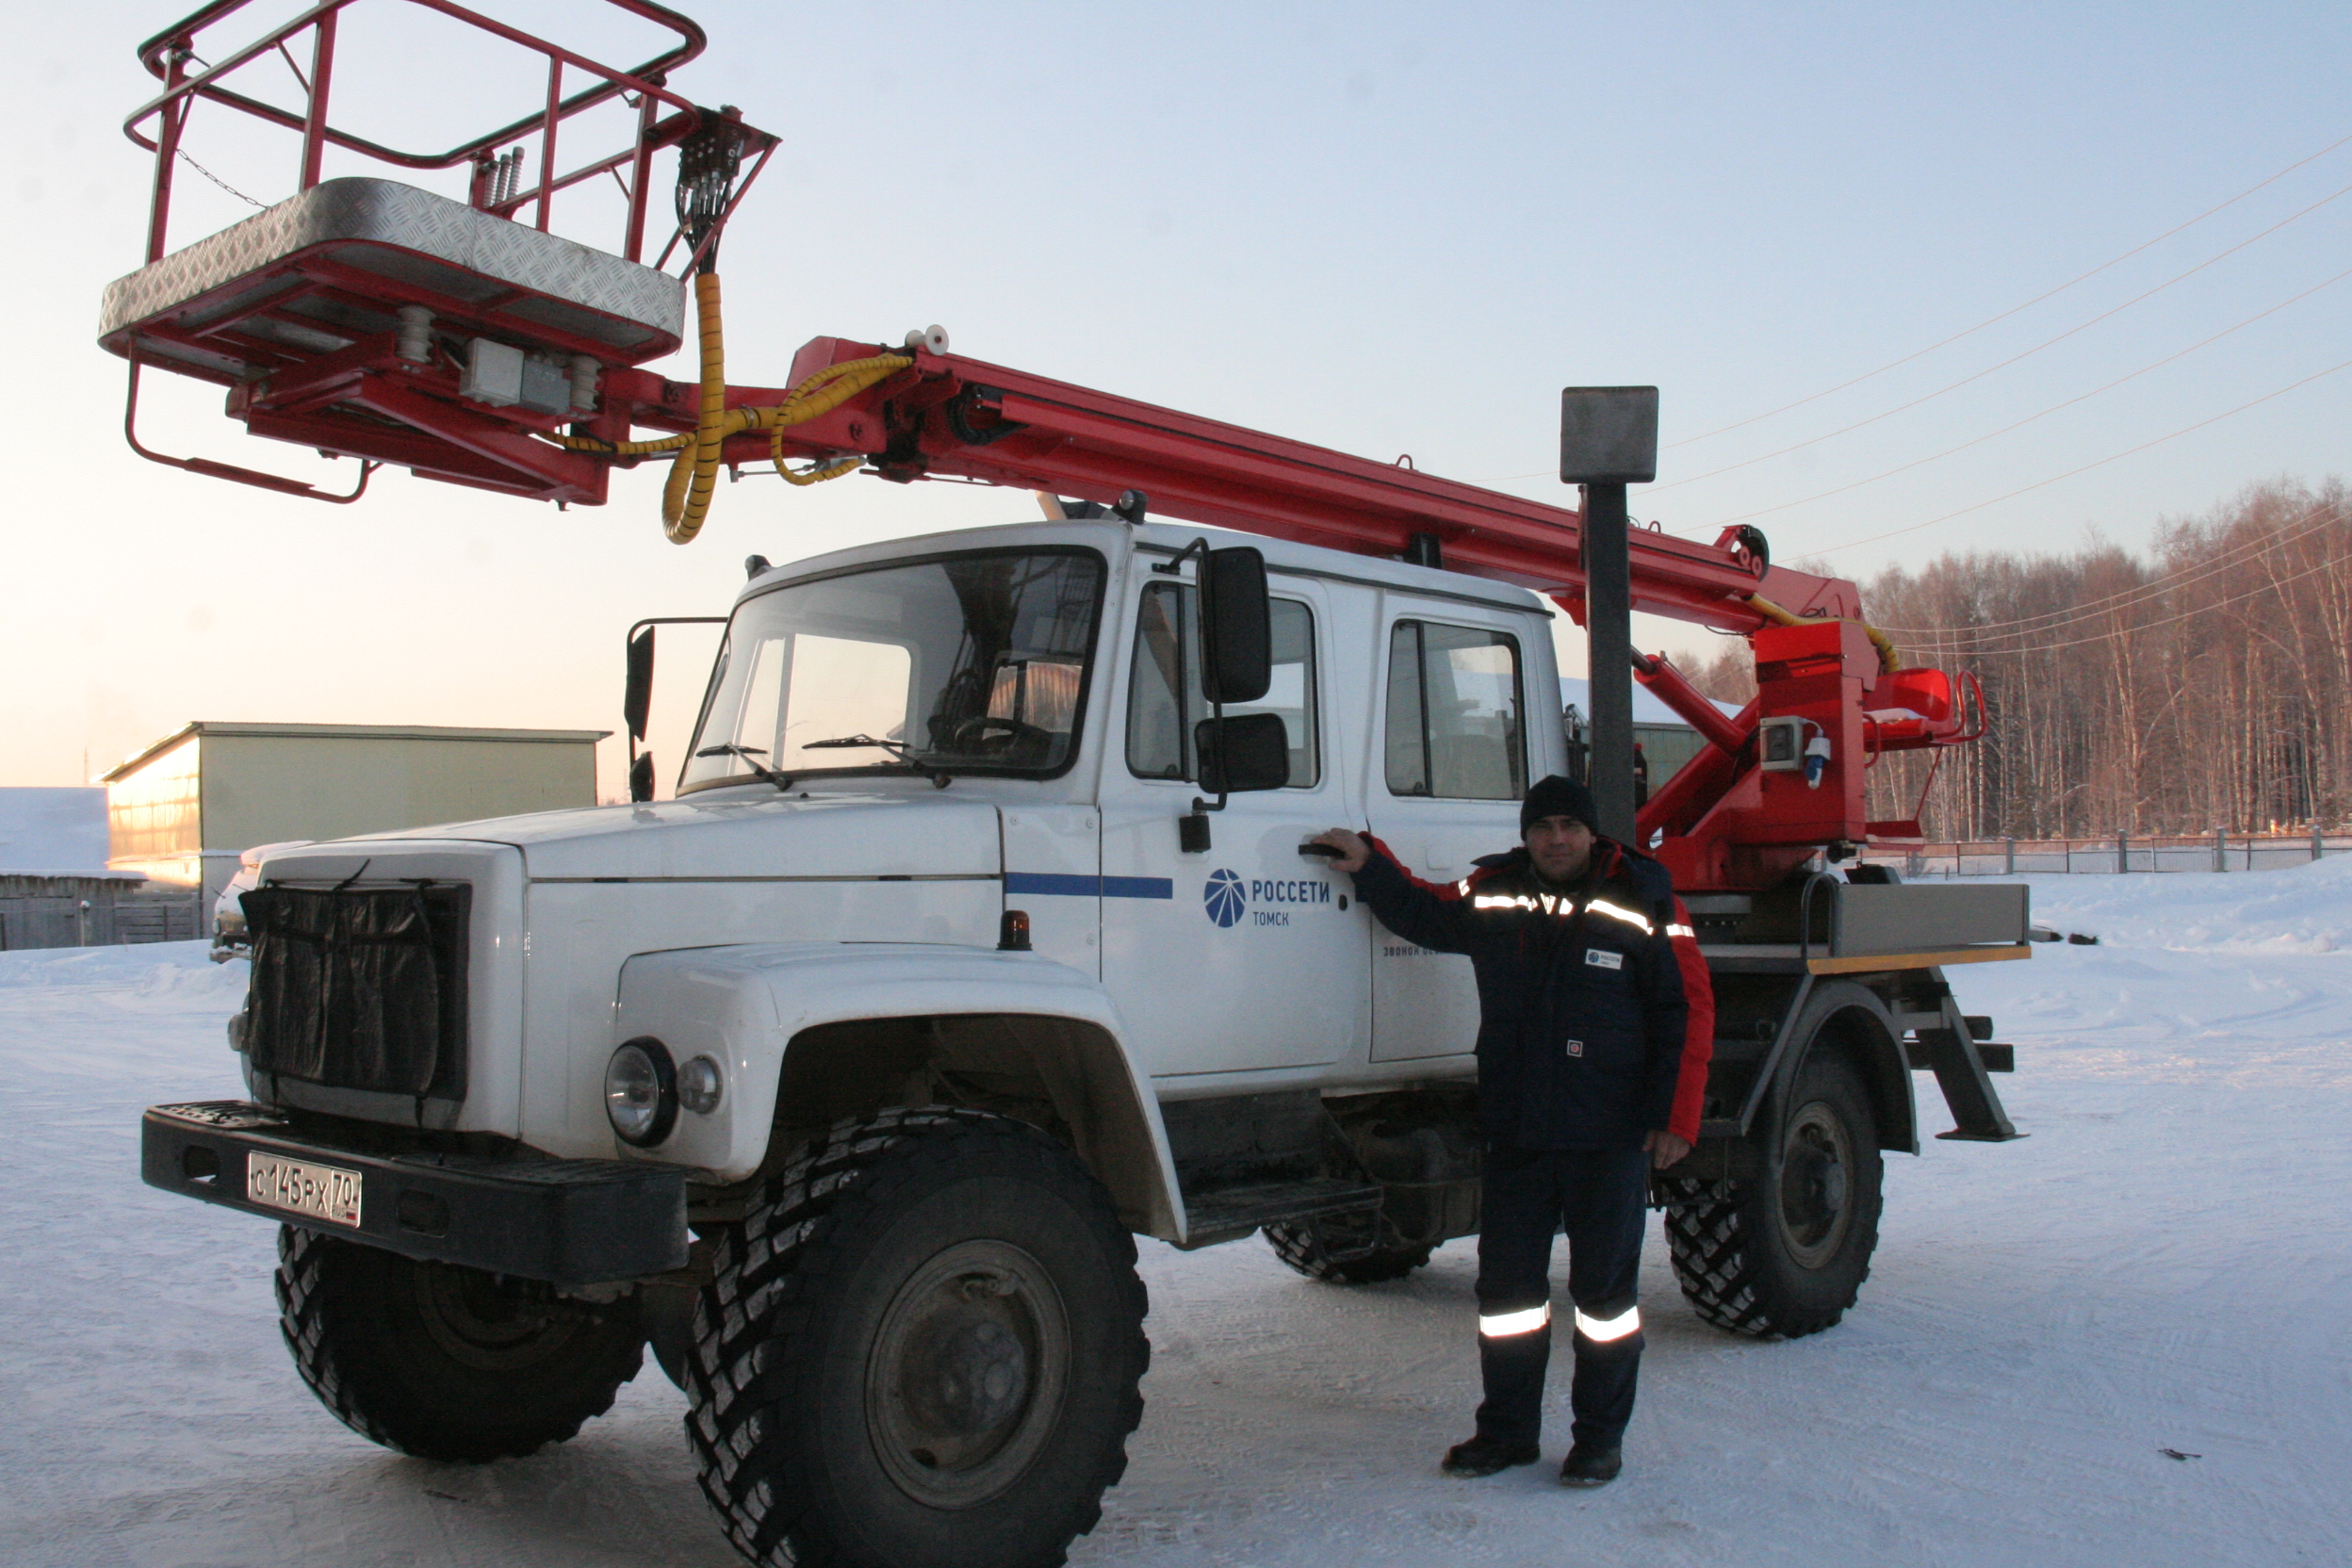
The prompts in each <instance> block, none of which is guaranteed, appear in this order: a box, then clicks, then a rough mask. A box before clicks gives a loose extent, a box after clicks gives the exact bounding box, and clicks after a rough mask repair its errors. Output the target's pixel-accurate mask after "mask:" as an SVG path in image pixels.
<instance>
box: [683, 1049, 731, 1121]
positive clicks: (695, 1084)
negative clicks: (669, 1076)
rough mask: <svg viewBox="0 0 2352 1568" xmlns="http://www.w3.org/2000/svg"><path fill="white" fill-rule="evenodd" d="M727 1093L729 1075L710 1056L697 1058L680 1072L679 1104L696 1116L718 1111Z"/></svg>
mask: <svg viewBox="0 0 2352 1568" xmlns="http://www.w3.org/2000/svg"><path fill="white" fill-rule="evenodd" d="M726 1092H727V1075H726V1074H725V1073H724V1072H722V1071H721V1070H719V1064H718V1063H716V1062H714V1061H712V1060H711V1058H710V1057H708V1056H696V1057H695V1058H694V1060H693V1061H691V1062H688V1063H687V1064H686V1065H685V1066H684V1067H681V1068H679V1069H678V1103H679V1104H681V1105H683V1106H685V1107H686V1108H687V1109H688V1110H690V1111H692V1112H694V1114H695V1115H696V1116H709V1115H710V1114H711V1112H712V1111H715V1110H717V1109H718V1108H719V1098H720V1096H722V1095H723V1094H725V1093H726Z"/></svg>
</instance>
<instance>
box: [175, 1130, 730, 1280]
mask: <svg viewBox="0 0 2352 1568" xmlns="http://www.w3.org/2000/svg"><path fill="white" fill-rule="evenodd" d="M371 1141H372V1140H371ZM253 1155H264V1156H269V1157H270V1158H273V1159H275V1160H280V1161H286V1160H293V1161H300V1162H302V1164H303V1165H306V1166H312V1167H324V1168H327V1169H329V1170H331V1171H334V1172H336V1173H341V1174H348V1175H351V1176H356V1177H357V1179H358V1183H359V1192H358V1196H357V1201H356V1203H355V1205H353V1206H354V1207H355V1208H356V1210H357V1216H356V1217H357V1221H358V1222H357V1223H356V1224H349V1223H345V1222H342V1221H340V1220H337V1219H331V1218H327V1217H320V1216H318V1215H312V1214H305V1213H301V1212H294V1211H290V1210H288V1209H286V1208H284V1207H281V1206H277V1205H274V1204H271V1203H268V1202H262V1201H256V1200H255V1199H254V1198H253V1196H252V1195H251V1193H250V1188H249V1180H248V1162H249V1159H250V1158H251V1157H252V1156H253ZM139 1174H140V1175H141V1176H142V1177H143V1178H145V1180H146V1182H147V1184H148V1185H150V1186H155V1187H161V1188H163V1189H164V1190H165V1191H167V1192H176V1193H179V1194H181V1195H182V1196H183V1197H188V1198H198V1199H202V1200H204V1201H205V1202H207V1203H219V1204H221V1205H222V1206H223V1207H225V1208H232V1209H241V1210H243V1211H244V1212H245V1213H247V1214H253V1215H259V1216H261V1217H263V1218H265V1219H275V1220H278V1221H281V1222H282V1223H285V1224H288V1225H300V1226H302V1227H304V1228H306V1229H309V1230H314V1231H317V1232H319V1233H321V1234H325V1235H338V1236H343V1237H345V1238H347V1239H349V1240H351V1241H356V1242H360V1243H363V1244H365V1245H367V1246H369V1247H381V1248H383V1249H384V1250H386V1251H390V1252H398V1253H400V1254H402V1255H403V1256H406V1257H412V1258H425V1259H430V1260H433V1261H434V1262H437V1263H454V1264H464V1265H466V1266H468V1267H472V1268H481V1269H487V1270H489V1271H490V1272H492V1273H495V1274H508V1275H514V1276H515V1277H517V1278H521V1279H526V1280H545V1281H547V1282H550V1283H553V1284H558V1285H586V1284H603V1283H609V1282H613V1281H618V1280H635V1279H643V1278H645V1276H647V1275H652V1274H662V1273H667V1272H669V1271H670V1270H672V1269H677V1268H683V1267H684V1266H686V1250H687V1233H686V1176H685V1172H684V1171H682V1170H678V1169H663V1168H659V1167H649V1166H641V1165H624V1164H622V1163H620V1162H619V1161H617V1160H553V1159H539V1158H531V1157H523V1158H504V1159H501V1158H495V1157H491V1156H486V1155H478V1154H452V1153H445V1152H438V1151H432V1150H426V1149H423V1148H417V1149H415V1150H412V1151H408V1152H389V1153H387V1152H383V1151H382V1149H380V1148H379V1149H376V1150H373V1151H372V1152H370V1151H363V1150H362V1149H361V1148H360V1147H359V1145H358V1142H357V1140H355V1139H352V1138H349V1137H339V1136H337V1135H335V1134H334V1133H332V1132H326V1131H322V1130H320V1129H319V1128H316V1127H311V1126H303V1127H300V1128H297V1127H295V1126H294V1125H293V1124H291V1123H290V1122H288V1121H287V1120H286V1119H285V1118H284V1117H281V1116H279V1115H278V1114H277V1113H276V1112H274V1111H271V1110H270V1109H268V1108H267V1107H264V1106H260V1105H254V1104H250V1103H246V1102H244V1101H241V1100H214V1101H207V1102H204V1103H197V1104H182V1105H152V1106H149V1107H148V1110H147V1114H146V1115H145V1116H144V1117H143V1118H141V1119H140V1123H139Z"/></svg>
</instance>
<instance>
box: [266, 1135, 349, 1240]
mask: <svg viewBox="0 0 2352 1568" xmlns="http://www.w3.org/2000/svg"><path fill="white" fill-rule="evenodd" d="M245 1199H246V1201H248V1202H251V1203H261V1204H265V1205H267V1206H268V1207H270V1208H273V1209H284V1210H285V1211H286V1213H288V1214H304V1215H308V1216H310V1217H312V1218H314V1219H323V1220H326V1221H327V1222H328V1223H330V1224H334V1225H348V1226H350V1227H351V1229H352V1230H354V1231H356V1230H357V1229H359V1172H358V1171H356V1170H338V1169H336V1168H335V1167H334V1166H331V1165H311V1164H308V1163H306V1162H304V1161H302V1160H282V1159H280V1158H278V1156H276V1155H275V1154H261V1153H251V1152H249V1153H248V1154H247V1155H246V1156H245Z"/></svg>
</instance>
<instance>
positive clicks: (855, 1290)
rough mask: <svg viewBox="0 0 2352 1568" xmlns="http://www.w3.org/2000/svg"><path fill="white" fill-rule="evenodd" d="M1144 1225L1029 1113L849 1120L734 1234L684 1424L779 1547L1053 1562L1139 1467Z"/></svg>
mask: <svg viewBox="0 0 2352 1568" xmlns="http://www.w3.org/2000/svg"><path fill="white" fill-rule="evenodd" d="M1144 1311H1145V1297H1144V1287H1143V1282H1142V1281H1141V1280H1140V1279H1139V1278H1138V1277H1137V1276H1136V1274H1135V1241H1134V1238H1133V1237H1131V1236H1129V1235H1128V1233H1127V1232H1126V1230H1125V1228H1124V1227H1123V1226H1121V1225H1120V1224H1119V1217H1118V1215H1117V1214H1116V1212H1115V1211H1114V1210H1113V1208H1112V1205H1111V1201H1110V1199H1109V1196H1108V1195H1107V1194H1106V1193H1105V1192H1104V1191H1103V1187H1102V1185H1101V1184H1100V1183H1098V1182H1096V1181H1095V1180H1094V1178H1093V1177H1092V1176H1091V1175H1089V1174H1088V1173H1087V1172H1086V1168H1084V1167H1083V1166H1081V1165H1080V1164H1079V1163H1078V1162H1077V1160H1076V1159H1075V1158H1073V1157H1072V1156H1071V1155H1070V1152H1068V1151H1067V1150H1065V1149H1063V1148H1062V1146H1061V1145H1060V1144H1058V1143H1055V1142H1054V1140H1053V1139H1051V1138H1049V1137H1047V1136H1046V1135H1044V1134H1043V1133H1040V1132H1038V1131H1037V1129H1035V1128H1032V1127H1029V1126H1027V1125H1025V1124H1023V1123H1021V1122H1018V1121H1013V1120H1010V1119H1005V1118H1003V1117H995V1116H988V1115H983V1114H981V1113H978V1112H972V1111H965V1110H952V1109H944V1108H936V1107H935V1108H928V1109H922V1110H896V1111H889V1112H885V1113H883V1114H882V1115H881V1116H879V1117H877V1118H875V1119H873V1120H870V1121H866V1122H862V1123H859V1122H842V1123H841V1124H839V1125H837V1126H835V1127H834V1128H833V1129H832V1130H831V1131H830V1132H828V1133H827V1134H826V1135H824V1136H823V1137H820V1138H819V1139H817V1140H816V1141H815V1142H814V1143H813V1144H811V1145H809V1147H808V1148H807V1149H805V1150H803V1151H802V1152H800V1153H799V1154H798V1155H796V1156H795V1157H794V1158H793V1160H792V1163H791V1164H790V1165H789V1166H788V1167H786V1168H785V1169H784V1170H783V1171H782V1172H780V1173H779V1174H777V1175H776V1176H775V1177H774V1178H772V1179H771V1180H770V1181H769V1182H768V1183H767V1184H765V1185H764V1187H763V1188H762V1190H761V1192H760V1199H759V1201H758V1202H757V1203H756V1204H755V1205H754V1207H753V1209H752V1211H751V1213H750V1214H749V1215H748V1216H747V1217H745V1218H744V1219H743V1220H742V1221H740V1222H738V1223H736V1224H733V1225H730V1226H728V1227H727V1229H726V1231H725V1232H723V1233H721V1234H720V1235H719V1236H718V1237H717V1246H716V1249H715V1252H714V1257H713V1273H712V1278H711V1283H710V1285H709V1286H707V1287H706V1288H705V1289H704V1291H703V1293H702V1298H701V1300H700V1302H699V1303H698V1305H697V1307H696V1311H695V1316H694V1345H693V1348H692V1353H691V1355H690V1357H689V1360H688V1365H687V1385H688V1386H687V1393H688V1397H689V1398H690V1399H691V1400H692V1401H693V1405H694V1409H693V1412H692V1413H691V1414H690V1415H689V1416H688V1417H687V1420H686V1430H687V1435H688V1437H689V1439H690V1440H691V1442H692V1443H693V1445H694V1450H695V1455H696V1458H697V1460H698V1461H699V1463H700V1468H701V1474H702V1488H703V1492H704V1494H705V1495H707V1496H708V1497H709V1498H710V1499H711V1504H712V1506H713V1507H715V1508H716V1509H717V1510H718V1511H719V1514H720V1517H721V1518H722V1519H723V1520H724V1521H725V1523H726V1527H727V1536H728V1539H729V1540H731V1541H732V1542H733V1543H734V1544H735V1546H736V1549H737V1550H738V1551H740V1552H742V1553H743V1556H744V1557H745V1558H747V1559H749V1560H751V1561H753V1562H755V1563H759V1564H761V1565H762V1568H793V1565H797V1568H818V1565H823V1568H966V1565H969V1564H971V1563H974V1562H988V1563H1005V1564H1008V1565H1011V1564H1019V1565H1023V1568H1029V1565H1037V1568H1042V1565H1044V1564H1050V1563H1058V1562H1060V1561H1061V1560H1062V1558H1063V1552H1064V1549H1065V1548H1066V1547H1067V1546H1068V1545H1069V1544H1070V1540H1071V1538H1072V1537H1074V1536H1077V1535H1080V1534H1082V1533H1084V1532H1085V1531H1086V1530H1089V1529H1092V1528H1093V1527H1094V1524H1095V1521H1096V1520H1097V1519H1098V1518H1100V1517H1101V1515H1102V1503H1101V1498H1102V1495H1103V1490H1104V1489H1105V1488H1107V1487H1109V1486H1110V1485H1111V1484H1112V1483H1113V1482H1115V1481H1117V1480H1118V1479H1119V1476H1120V1475H1121V1474H1122V1473H1124V1471H1125V1470H1126V1467H1127V1452H1126V1442H1127V1434H1128V1433H1129V1432H1131V1431H1133V1430H1135V1424H1136V1422H1137V1421H1138V1420H1139V1419H1140V1418H1141V1416H1142V1413H1143V1399H1142V1397H1141V1395H1140V1394H1139V1393H1138V1392H1137V1386H1136V1385H1137V1384H1138V1383H1139V1382H1140V1381H1141V1380H1142V1377H1143V1373H1144V1368H1145V1366H1146V1365H1147V1364H1149V1362H1150V1360H1151V1347H1150V1345H1149V1344H1148V1343H1147V1342H1146V1341H1145V1339H1144V1336H1143V1317H1144Z"/></svg>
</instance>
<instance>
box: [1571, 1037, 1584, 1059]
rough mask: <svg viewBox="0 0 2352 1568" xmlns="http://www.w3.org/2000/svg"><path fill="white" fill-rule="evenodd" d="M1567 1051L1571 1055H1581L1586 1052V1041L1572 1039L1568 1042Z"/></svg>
mask: <svg viewBox="0 0 2352 1568" xmlns="http://www.w3.org/2000/svg"><path fill="white" fill-rule="evenodd" d="M1567 1051H1568V1054H1570V1055H1571V1056H1581V1055H1583V1054H1584V1042H1583V1041H1582V1040H1570V1041H1568V1042H1567Z"/></svg>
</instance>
